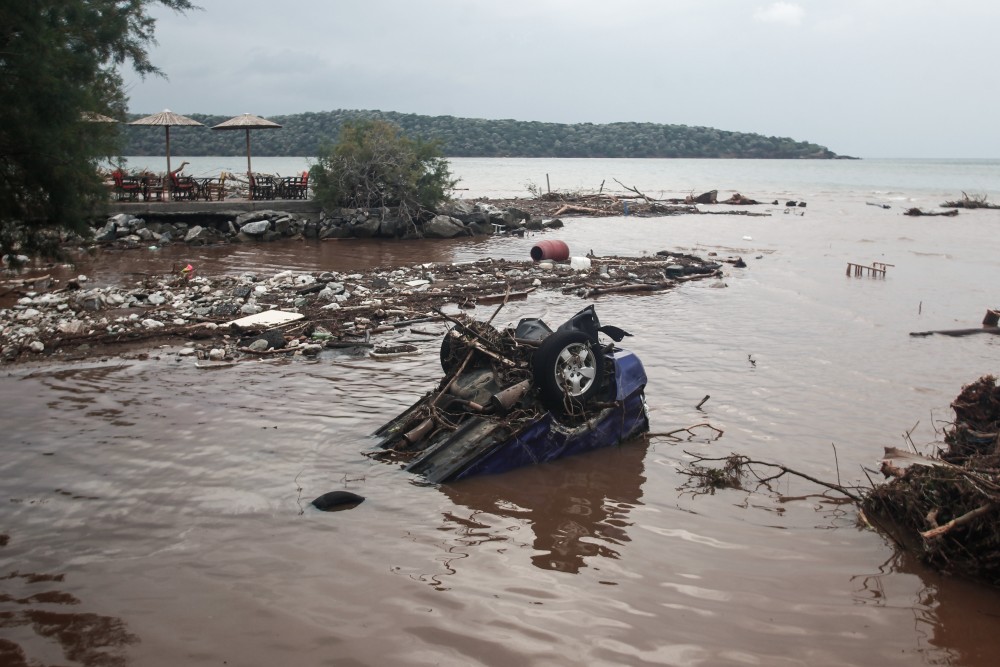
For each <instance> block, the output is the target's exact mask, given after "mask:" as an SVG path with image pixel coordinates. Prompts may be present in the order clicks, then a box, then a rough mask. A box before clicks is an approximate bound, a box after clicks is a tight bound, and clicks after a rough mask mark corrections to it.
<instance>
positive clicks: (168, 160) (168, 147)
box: [163, 125, 170, 199]
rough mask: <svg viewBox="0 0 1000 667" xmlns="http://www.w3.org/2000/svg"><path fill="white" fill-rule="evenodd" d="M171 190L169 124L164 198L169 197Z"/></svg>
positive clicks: (168, 129)
mask: <svg viewBox="0 0 1000 667" xmlns="http://www.w3.org/2000/svg"><path fill="white" fill-rule="evenodd" d="M169 190H170V126H169V125H167V177H166V178H165V179H163V198H164V199H166V198H167V193H168V192H169Z"/></svg>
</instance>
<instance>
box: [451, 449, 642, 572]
mask: <svg viewBox="0 0 1000 667" xmlns="http://www.w3.org/2000/svg"><path fill="white" fill-rule="evenodd" d="M647 446H648V441H647V440H646V439H645V438H638V439H635V440H632V441H629V442H627V443H624V444H622V445H621V446H619V447H613V448H609V449H602V450H598V451H596V452H593V453H591V454H589V455H588V456H585V457H569V458H566V459H563V460H561V461H559V462H558V463H555V464H548V465H540V466H533V467H529V468H522V469H519V470H514V471H512V472H510V473H509V474H504V475H496V476H490V477H484V478H482V479H479V480H476V481H475V482H474V483H469V484H465V483H456V484H446V485H443V486H442V487H441V491H442V492H443V493H445V494H446V495H447V496H448V497H449V498H451V500H452V501H453V502H454V503H455V504H456V505H460V506H462V507H465V508H468V509H469V510H471V511H472V514H471V515H470V517H469V519H466V520H461V519H458V518H457V517H456V512H455V510H451V511H449V512H447V513H446V515H445V526H444V527H445V528H446V529H448V528H451V529H454V530H457V531H465V530H468V529H469V526H468V525H467V524H466V523H465V522H466V521H472V518H473V517H475V521H476V522H477V523H476V526H475V527H476V529H478V530H481V529H483V528H486V527H487V525H486V524H483V523H482V521H483V516H484V515H495V516H498V517H506V518H509V519H512V520H514V522H515V523H516V524H517V525H520V526H524V527H525V528H526V529H530V530H531V532H532V533H533V534H534V539H533V541H532V547H533V549H534V553H533V554H532V556H531V562H532V563H533V564H534V565H535V566H536V567H539V568H542V569H545V570H557V571H559V572H571V573H576V572H579V571H580V568H583V567H587V562H588V561H589V560H591V559H593V558H595V557H602V558H618V557H619V549H621V548H622V546H623V545H624V544H625V543H626V542H628V541H629V536H628V528H629V526H630V525H631V522H630V520H629V511H630V510H631V509H632V508H633V507H635V506H636V505H638V504H640V503H639V499H640V498H641V497H642V484H643V482H645V481H646V478H645V477H644V476H643V459H644V457H645V455H646V449H647ZM494 539H497V538H494ZM518 539H519V540H524V539H525V536H524V535H522V534H519V535H518Z"/></svg>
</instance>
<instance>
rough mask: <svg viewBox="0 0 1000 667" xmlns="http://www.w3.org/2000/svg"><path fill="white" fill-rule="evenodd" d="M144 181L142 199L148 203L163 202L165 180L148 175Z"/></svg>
mask: <svg viewBox="0 0 1000 667" xmlns="http://www.w3.org/2000/svg"><path fill="white" fill-rule="evenodd" d="M140 180H141V181H142V198H143V199H145V200H146V201H163V178H161V177H160V176H155V175H153V174H146V175H144V176H142V178H141V179H140Z"/></svg>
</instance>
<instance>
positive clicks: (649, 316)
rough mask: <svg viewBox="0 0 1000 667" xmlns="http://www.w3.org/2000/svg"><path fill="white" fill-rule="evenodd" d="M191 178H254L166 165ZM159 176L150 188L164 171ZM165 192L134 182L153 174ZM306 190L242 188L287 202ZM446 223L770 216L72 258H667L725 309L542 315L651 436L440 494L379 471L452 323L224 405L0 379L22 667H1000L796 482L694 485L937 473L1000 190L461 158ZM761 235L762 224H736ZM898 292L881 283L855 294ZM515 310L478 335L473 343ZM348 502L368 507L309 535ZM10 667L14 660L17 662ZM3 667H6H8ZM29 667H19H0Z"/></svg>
mask: <svg viewBox="0 0 1000 667" xmlns="http://www.w3.org/2000/svg"><path fill="white" fill-rule="evenodd" d="M184 160H187V161H189V163H190V164H189V165H188V166H187V167H186V169H185V173H189V174H192V175H196V176H204V175H215V174H217V173H219V172H221V171H232V172H239V171H246V161H245V157H244V158H240V157H233V158H230V157H207V158H206V157H197V158H194V157H172V158H171V161H172V164H173V165H174V166H177V165H179V164H180V163H181V162H182V161H184ZM146 161H148V162H146ZM160 161H163V162H164V163H165V158H162V157H161V158H140V157H133V158H129V159H128V166H129V167H130V168H143V167H146V166H148V167H149V168H151V169H154V170H157V169H159V170H163V169H164V168H165V164H163V165H159V162H160ZM314 162H315V160H312V159H310V158H298V157H287V158H255V159H254V160H253V170H254V171H257V172H263V173H274V174H279V175H291V174H294V173H298V172H300V171H302V170H303V169H307V168H308V167H309V166H310V165H311V164H313V163H314ZM450 162H451V167H452V172H453V174H454V176H455V177H457V178H459V179H460V181H459V183H458V186H457V187H458V189H457V190H456V191H455V196H456V197H459V198H467V199H470V200H471V199H478V198H481V197H490V198H514V197H530V196H531V195H532V193H539V192H547V191H562V192H585V193H596V192H610V193H624V192H626V191H629V190H638V191H639V192H642V193H644V194H645V195H647V196H649V197H653V198H674V197H683V196H685V195H688V194H696V195H697V194H700V193H702V192H706V191H709V190H717V191H718V199H719V200H720V201H721V200H724V199H727V198H728V197H730V196H731V195H732V194H734V193H740V194H742V195H743V196H745V197H749V198H752V199H755V200H757V201H759V202H761V203H760V204H758V205H755V206H745V207H735V208H734V207H731V206H727V205H722V204H719V205H715V206H705V207H703V211H704V213H705V214H702V215H693V214H691V215H680V216H669V217H649V218H647V217H636V216H619V217H607V218H573V217H565V218H563V222H564V223H565V226H564V227H562V228H561V229H557V230H551V231H546V232H540V233H538V234H535V235H532V236H528V237H525V238H519V237H489V238H468V239H459V240H450V241H434V242H430V241H420V242H398V241H391V240H354V241H338V242H310V241H288V242H279V243H272V244H267V245H259V246H247V245H232V246H219V247H205V248H187V247H184V246H182V245H173V246H168V247H163V248H142V249H135V250H129V251H113V250H107V251H99V252H97V253H93V254H89V255H85V256H81V257H79V258H78V262H77V264H76V265H75V266H74V267H72V269H71V271H72V273H73V274H74V275H76V274H78V273H82V274H85V275H87V276H88V277H89V278H90V280H91V281H92V283H93V284H98V285H100V284H112V283H116V282H123V281H124V282H128V281H134V280H137V279H139V278H141V276H144V275H147V274H156V273H157V272H163V273H166V272H169V270H170V267H171V266H172V265H175V264H176V263H177V262H181V261H183V262H189V263H192V264H195V265H196V266H197V267H198V269H199V271H201V272H203V273H206V274H213V273H233V274H237V273H243V272H254V273H256V274H259V275H263V276H267V275H270V274H272V273H274V272H277V271H281V270H294V271H303V272H313V271H343V272H351V271H357V270H361V269H364V268H370V267H376V266H386V267H388V266H399V265H416V264H423V263H428V262H468V261H474V260H478V259H482V258H489V257H492V258H505V259H521V260H527V259H529V251H530V248H531V246H532V245H533V244H534V243H536V242H537V241H538V240H540V239H546V238H547V239H559V240H562V241H564V242H566V243H567V245H568V246H569V247H570V251H571V254H572V255H585V254H594V255H598V256H624V257H638V256H647V255H652V254H655V253H656V252H657V251H661V250H669V251H674V252H685V253H693V254H697V255H699V256H704V257H709V256H717V257H741V258H742V259H743V260H744V261H745V263H746V265H747V266H746V268H736V267H733V266H731V265H728V264H727V265H725V267H726V269H725V273H724V276H723V277H721V278H720V279H712V280H702V281H696V282H692V283H688V284H684V285H681V286H679V287H677V288H675V289H672V290H669V291H664V292H657V293H652V294H645V295H636V294H618V295H607V296H601V297H598V298H596V299H595V300H592V301H588V300H584V299H582V298H581V297H580V296H578V295H575V294H563V293H562V292H561V291H540V292H536V293H533V294H532V295H530V297H529V298H528V299H527V300H525V301H520V302H514V303H511V304H508V305H507V306H506V307H504V308H503V309H502V310H501V311H500V313H499V314H498V315H497V319H496V320H495V322H496V323H497V324H500V325H503V324H507V323H515V322H517V321H518V320H519V319H520V318H521V317H542V318H544V319H545V320H546V321H547V322H549V323H550V324H553V325H557V324H559V323H561V322H562V321H564V320H565V319H567V318H568V317H569V316H571V315H572V314H573V313H575V312H576V311H578V310H580V309H581V308H583V307H585V306H587V305H590V304H591V303H593V304H594V305H595V306H596V309H597V312H598V315H599V317H600V319H601V321H602V322H603V323H606V324H614V325H616V326H619V327H621V328H623V329H625V330H627V331H629V332H630V333H631V334H633V335H632V336H631V337H629V338H627V339H626V341H625V343H624V345H625V346H627V347H628V348H629V349H631V350H633V351H635V352H636V353H637V354H638V356H639V357H640V358H641V359H642V361H643V363H644V365H645V368H646V372H647V375H648V377H649V381H648V385H647V389H646V394H647V402H648V407H649V414H650V422H651V435H650V436H649V437H647V438H640V439H638V440H635V441H631V442H628V443H625V444H623V445H621V446H619V447H613V448H609V449H604V450H599V451H596V452H593V453H589V454H584V455H579V456H575V457H571V458H567V459H562V460H559V461H556V462H552V463H548V464H544V465H538V466H533V467H528V468H524V469H520V470H517V471H513V472H510V473H505V474H502V475H496V476H488V477H481V478H474V479H470V480H466V481H462V482H459V483H455V484H445V485H437V486H428V485H426V484H423V483H421V480H420V479H417V478H415V477H413V476H411V475H409V474H408V473H406V472H405V471H403V470H401V469H400V468H398V467H397V466H394V465H391V464H387V463H381V462H378V461H374V460H372V459H371V458H369V457H368V456H366V453H368V452H369V451H370V449H371V447H372V444H373V441H372V439H371V437H370V436H371V433H372V432H373V431H374V430H375V429H376V428H377V427H378V426H380V425H381V424H382V423H384V422H385V421H387V420H388V419H390V418H391V417H393V416H394V415H395V414H397V413H398V412H400V411H401V410H402V409H404V408H405V407H407V406H408V405H410V404H411V403H413V402H414V401H416V400H417V399H419V398H420V397H421V396H422V395H423V394H424V393H425V392H427V391H429V390H431V389H433V388H434V386H435V385H436V383H437V381H438V380H439V379H440V375H441V371H440V365H439V358H438V350H439V346H440V333H442V332H443V328H442V327H440V326H439V325H436V324H430V325H428V324H424V325H421V326H416V325H415V326H414V328H413V329H412V330H403V331H401V332H400V333H399V335H398V340H400V341H407V342H412V343H414V344H415V345H417V347H418V348H419V351H420V353H419V354H417V355H414V356H411V357H404V358H399V359H396V360H393V361H391V362H385V361H377V360H373V359H371V358H369V357H367V356H365V355H364V354H359V353H349V352H344V351H338V350H328V351H325V352H324V353H323V354H322V355H321V356H320V357H319V358H318V359H315V360H307V359H303V358H292V359H266V360H262V361H254V362H247V363H240V364H237V365H234V366H230V367H226V368H222V369H218V370H205V369H203V368H199V367H198V366H197V365H196V364H195V362H194V361H193V360H191V358H189V357H179V356H178V355H177V352H178V347H164V348H157V349H155V350H151V351H150V354H149V356H148V357H147V358H137V357H135V356H134V355H133V356H129V357H127V358H120V357H115V356H111V357H108V358H102V359H96V360H91V361H86V362H76V363H69V362H66V363H56V364H52V363H38V364H28V365H19V366H13V367H5V368H4V369H3V375H2V377H0V424H3V429H4V431H5V437H4V438H3V444H0V450H2V452H3V455H2V458H0V461H2V464H0V465H2V469H3V478H4V480H5V481H4V487H5V491H4V496H6V502H4V503H3V505H2V507H3V509H2V510H0V512H2V513H0V517H2V523H0V525H2V528H0V533H2V534H0V572H2V573H4V575H3V576H2V577H0V612H2V614H3V615H2V616H0V618H2V619H3V620H2V621H0V639H2V640H4V642H3V646H2V648H3V650H4V651H8V652H7V653H2V652H0V655H2V656H11V655H16V654H17V651H21V652H23V655H24V656H25V657H26V659H27V661H28V664H33V663H31V661H32V660H34V661H37V663H38V664H53V663H58V664H68V663H72V664H83V665H104V664H116V665H117V664H122V665H124V664H135V665H165V666H166V665H220V664H230V665H272V664H295V665H335V664H338V665H339V664H343V665H387V664H398V665H456V666H457V665H497V666H500V665H503V666H505V667H506V666H508V665H532V666H535V665H537V666H546V667H548V666H552V665H567V666H569V665H574V666H575V665H684V666H692V667H695V666H697V667H701V666H705V667H708V666H716V665H740V666H746V665H762V666H768V667H771V666H785V665H789V666H790V665H810V666H823V665H837V666H838V667H847V666H867V665H876V664H877V665H907V666H910V665H956V666H968V667H973V666H976V667H978V666H982V667H986V666H992V665H994V664H996V656H997V655H998V654H1000V633H998V632H997V629H998V628H1000V591H998V590H996V589H993V588H989V587H986V586H983V585H981V584H979V583H977V582H974V581H967V580H963V579H961V578H958V577H954V576H951V575H948V574H943V573H939V572H935V571H933V570H930V569H928V568H927V567H925V566H924V565H923V564H922V563H921V562H920V560H919V558H917V557H916V556H915V555H913V554H909V553H904V552H901V551H900V550H898V549H897V548H896V547H895V546H894V545H893V544H892V543H891V542H890V541H888V540H887V539H886V538H884V537H883V536H882V535H880V534H879V533H878V532H876V531H874V530H872V529H871V528H869V527H868V526H866V525H865V524H864V522H863V521H862V520H861V519H860V518H859V516H858V513H857V511H856V508H855V507H854V506H853V505H852V504H850V503H847V502H845V501H844V499H843V498H842V497H841V496H839V495H838V494H837V493H836V492H834V491H831V490H829V489H827V488H825V487H822V486H819V485H817V484H814V483H812V482H810V481H807V480H805V479H803V478H800V477H796V476H792V475H785V476H782V477H780V478H778V479H776V480H774V481H771V482H770V483H767V484H763V483H761V484H758V483H755V481H754V480H753V479H749V480H747V482H746V483H745V484H744V487H743V488H741V489H721V490H716V491H715V492H714V493H709V492H706V490H705V489H703V488H700V487H697V486H695V485H693V484H692V483H691V482H692V477H691V475H690V474H689V473H690V472H691V471H692V470H693V468H692V466H698V465H708V464H709V463H710V462H711V461H706V460H711V459H721V458H723V457H726V456H728V455H730V454H734V453H735V454H742V455H745V456H747V457H750V458H752V459H754V460H756V461H759V462H760V466H759V470H760V472H761V477H766V476H768V475H767V474H766V473H767V472H768V471H769V470H771V471H773V470H775V469H774V468H769V467H768V464H778V465H782V466H786V467H788V468H792V469H794V470H796V471H799V472H801V473H804V474H807V475H809V476H812V477H815V478H817V479H821V480H825V481H829V482H831V483H834V484H841V485H846V486H851V485H857V486H860V487H866V488H868V487H870V486H871V485H877V484H880V483H882V482H883V480H882V478H881V475H880V474H879V473H878V467H879V462H880V459H881V457H882V455H883V451H884V448H886V447H901V448H913V449H915V450H917V451H920V452H922V453H933V452H934V451H935V450H936V449H937V448H938V447H939V446H941V444H942V441H943V435H944V430H945V429H947V428H948V427H949V425H950V423H951V420H952V419H953V416H954V415H953V412H952V410H951V408H950V404H951V402H952V401H953V400H954V399H955V397H956V396H957V395H958V393H959V392H960V391H961V389H962V387H963V386H964V385H966V384H968V383H971V382H974V381H975V380H977V379H979V378H980V377H982V376H984V375H992V374H996V373H997V372H998V370H1000V369H998V360H1000V354H998V353H1000V338H998V337H996V336H989V335H973V336H967V337H959V338H955V337H949V336H942V335H929V336H913V335H911V334H913V333H917V332H926V331H938V330H949V329H959V328H973V327H978V326H979V325H980V323H981V321H982V319H983V316H984V315H985V313H986V311H987V310H988V309H991V308H996V307H998V306H1000V295H998V293H997V285H998V282H1000V280H998V278H1000V240H998V238H1000V236H998V230H1000V210H992V209H978V210H969V209H960V212H959V214H958V215H957V216H955V217H938V216H933V215H931V216H920V217H914V216H908V215H904V212H905V211H907V210H908V209H911V208H918V209H920V210H921V211H923V212H925V213H939V212H943V211H946V210H948V209H945V208H943V207H942V205H943V204H945V203H946V202H949V201H955V200H959V199H962V198H963V197H964V196H966V195H967V196H969V197H978V198H986V200H987V201H996V202H998V203H1000V160H960V159H954V160H930V159H926V160H919V159H906V160H902V159H900V160H894V159H864V160H834V161H811V160H795V161H786V160H647V159H642V160H639V159H636V160H630V159H621V160H601V159H521V158H518V159H473V158H464V159H452V160H451V161H450ZM737 211H742V212H743V213H742V214H734V213H735V212H737ZM874 262H879V263H882V264H884V265H885V267H886V271H885V274H884V276H872V275H869V274H868V272H866V273H865V274H864V275H860V276H857V275H854V272H853V271H851V270H849V268H848V267H849V265H851V264H857V265H864V266H871V265H873V263H874ZM495 309H496V306H495V305H494V306H484V307H482V308H480V309H478V310H477V311H474V313H473V314H475V315H479V316H482V317H484V318H485V317H489V316H490V315H492V314H493V311H494V310H495ZM334 490H347V491H351V492H354V493H357V494H360V495H362V496H364V497H365V498H366V500H365V502H363V503H362V504H361V505H359V506H357V507H356V508H354V509H352V510H349V511H343V512H335V513H323V512H319V511H317V510H315V509H314V508H312V507H311V506H310V505H309V501H310V500H311V499H313V498H315V497H317V496H319V495H321V494H323V493H326V492H328V491H334ZM8 659H10V658H8ZM0 662H2V660H0ZM10 664H23V663H10Z"/></svg>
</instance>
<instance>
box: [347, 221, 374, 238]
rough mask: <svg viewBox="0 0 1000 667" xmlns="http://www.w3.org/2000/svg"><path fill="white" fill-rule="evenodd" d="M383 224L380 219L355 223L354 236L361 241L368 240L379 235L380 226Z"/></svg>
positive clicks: (352, 227) (353, 226)
mask: <svg viewBox="0 0 1000 667" xmlns="http://www.w3.org/2000/svg"><path fill="white" fill-rule="evenodd" d="M381 224H382V222H381V220H379V219H378V218H368V219H367V220H363V221H360V222H355V223H354V224H353V225H352V226H351V231H352V232H353V234H354V236H355V237H357V238H359V239H367V238H371V237H373V236H375V235H376V234H378V229H379V226H380V225H381Z"/></svg>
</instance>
